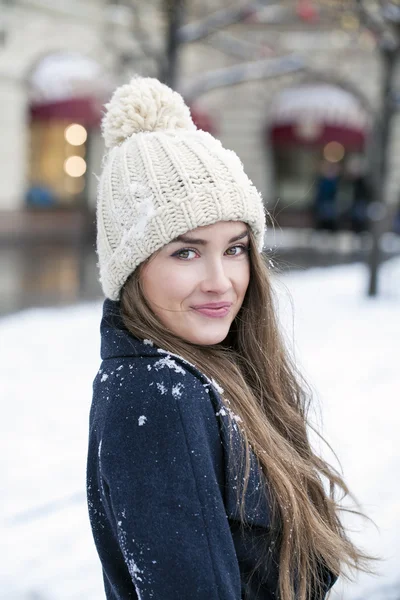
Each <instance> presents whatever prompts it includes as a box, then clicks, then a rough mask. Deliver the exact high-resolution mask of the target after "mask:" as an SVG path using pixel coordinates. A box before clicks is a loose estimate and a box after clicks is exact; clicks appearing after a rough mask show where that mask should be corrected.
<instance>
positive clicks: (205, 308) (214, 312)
mask: <svg viewBox="0 0 400 600" xmlns="http://www.w3.org/2000/svg"><path fill="white" fill-rule="evenodd" d="M231 306H232V302H209V303H207V304H198V305H197V306H193V307H192V308H193V309H194V310H195V311H196V312H198V313H200V314H201V315H204V316H205V317H211V318H213V319H218V318H219V319H220V318H222V317H226V315H227V314H228V313H229V311H230V308H231Z"/></svg>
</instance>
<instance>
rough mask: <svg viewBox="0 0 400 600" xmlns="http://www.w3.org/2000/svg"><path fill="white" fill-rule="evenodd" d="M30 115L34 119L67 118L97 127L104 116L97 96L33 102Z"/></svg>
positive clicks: (87, 125)
mask: <svg viewBox="0 0 400 600" xmlns="http://www.w3.org/2000/svg"><path fill="white" fill-rule="evenodd" d="M30 115H31V119H32V120H33V119H39V120H41V121H50V120H65V121H73V122H74V123H81V124H82V125H85V126H86V127H97V126H99V125H100V120H101V117H102V105H101V104H100V103H99V101H98V100H97V99H96V98H90V97H86V98H68V99H66V100H57V101H54V102H41V103H38V104H32V105H31V107H30Z"/></svg>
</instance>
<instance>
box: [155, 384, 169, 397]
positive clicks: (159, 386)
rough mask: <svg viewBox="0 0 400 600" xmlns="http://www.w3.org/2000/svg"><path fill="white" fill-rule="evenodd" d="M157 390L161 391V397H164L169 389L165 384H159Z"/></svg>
mask: <svg viewBox="0 0 400 600" xmlns="http://www.w3.org/2000/svg"><path fill="white" fill-rule="evenodd" d="M157 389H158V390H159V392H161V395H162V396H163V395H164V394H166V393H167V392H168V390H167V388H166V387H165V385H164V383H163V382H161V383H157Z"/></svg>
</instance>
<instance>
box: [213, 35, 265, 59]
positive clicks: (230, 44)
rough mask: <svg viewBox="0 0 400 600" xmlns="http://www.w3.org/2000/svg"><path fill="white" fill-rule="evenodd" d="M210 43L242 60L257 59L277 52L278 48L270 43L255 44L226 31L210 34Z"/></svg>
mask: <svg viewBox="0 0 400 600" xmlns="http://www.w3.org/2000/svg"><path fill="white" fill-rule="evenodd" d="M208 44H209V45H210V46H212V47H213V48H216V49H218V50H221V51H222V52H224V53H225V54H228V55H229V56H233V57H235V58H240V59H241V60H255V59H259V58H261V57H264V58H265V57H266V56H271V55H276V54H277V49H276V48H274V49H273V48H271V47H270V46H268V45H263V46H261V45H259V44H253V43H252V42H248V41H247V40H239V39H238V38H236V37H234V36H233V35H231V34H229V33H226V32H225V31H218V32H217V33H215V34H214V35H212V36H210V37H209V39H208Z"/></svg>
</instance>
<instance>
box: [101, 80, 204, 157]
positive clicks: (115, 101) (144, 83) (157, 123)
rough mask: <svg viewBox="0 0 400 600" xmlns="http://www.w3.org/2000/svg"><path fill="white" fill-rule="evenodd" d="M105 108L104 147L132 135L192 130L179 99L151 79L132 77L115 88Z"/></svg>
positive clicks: (190, 121)
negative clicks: (128, 81)
mask: <svg viewBox="0 0 400 600" xmlns="http://www.w3.org/2000/svg"><path fill="white" fill-rule="evenodd" d="M105 107H106V109H107V112H106V114H105V115H104V118H103V120H102V132H103V137H104V140H105V144H106V147H107V148H113V147H114V146H118V145H119V144H121V143H122V142H123V141H124V140H125V139H127V138H129V137H131V136H132V135H133V134H135V133H140V132H152V131H160V130H171V129H186V130H195V129H196V126H195V125H194V123H193V121H192V117H191V115H190V110H189V108H188V107H187V106H186V104H185V102H184V100H183V98H182V96H181V95H180V94H178V93H177V92H174V91H173V90H172V89H171V88H169V87H167V86H166V85H164V84H163V83H161V82H160V81H158V79H153V78H151V77H134V78H133V79H132V80H131V81H130V83H128V84H126V85H123V86H121V87H119V88H117V89H116V91H115V92H114V94H113V96H112V98H111V100H110V102H109V103H108V104H106V105H105Z"/></svg>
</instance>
